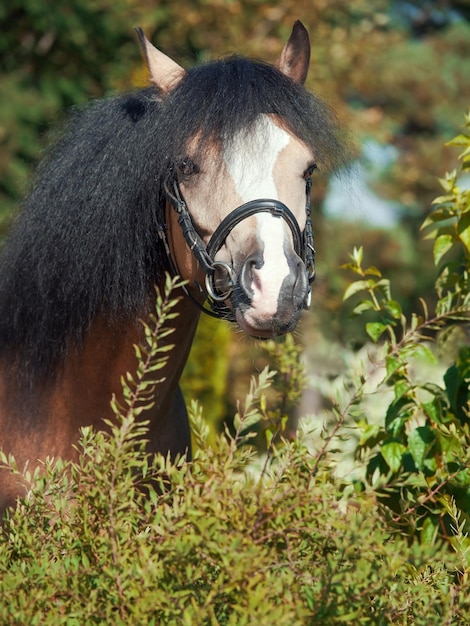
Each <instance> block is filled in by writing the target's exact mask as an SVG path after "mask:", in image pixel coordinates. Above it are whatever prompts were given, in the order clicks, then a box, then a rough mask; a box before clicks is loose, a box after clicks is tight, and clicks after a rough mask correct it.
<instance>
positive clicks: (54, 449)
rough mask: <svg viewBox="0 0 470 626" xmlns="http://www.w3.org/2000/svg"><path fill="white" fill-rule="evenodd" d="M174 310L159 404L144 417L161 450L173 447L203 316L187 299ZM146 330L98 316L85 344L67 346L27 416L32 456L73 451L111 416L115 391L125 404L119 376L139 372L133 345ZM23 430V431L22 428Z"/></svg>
mask: <svg viewBox="0 0 470 626" xmlns="http://www.w3.org/2000/svg"><path fill="white" fill-rule="evenodd" d="M174 311H175V312H177V313H178V316H177V317H176V318H175V319H174V320H171V322H170V323H169V324H171V326H172V327H173V328H174V332H173V333H172V334H171V335H169V337H168V339H167V341H168V343H171V344H174V345H175V347H174V348H173V349H172V350H171V351H170V352H169V353H168V357H169V358H168V363H167V365H166V366H165V367H164V368H163V369H162V370H161V371H159V372H158V373H159V376H161V377H162V378H164V380H163V381H162V382H161V383H159V385H158V386H157V389H156V394H155V406H154V407H153V409H152V410H150V411H148V412H146V413H145V415H142V416H141V418H142V419H146V420H149V422H150V429H151V433H152V437H154V438H155V439H156V440H158V443H157V444H156V445H155V446H154V447H155V450H157V449H158V450H159V449H160V448H161V449H162V451H163V452H166V451H168V449H170V448H172V447H173V446H174V441H173V440H174V438H175V437H176V434H175V429H177V428H178V425H176V426H175V424H174V420H175V415H174V412H175V411H176V412H177V413H178V411H180V409H181V403H180V404H178V403H177V404H176V405H175V402H174V398H175V396H176V395H177V392H178V381H179V379H180V376H181V373H182V371H183V368H184V365H185V363H186V360H187V357H188V354H189V350H190V348H191V343H192V341H193V338H194V333H195V331H196V327H197V322H198V318H199V314H198V311H197V309H196V308H195V305H194V304H193V303H192V302H190V301H188V299H186V298H184V299H183V300H181V301H180V302H179V303H178V304H177V305H176V307H175V309H174ZM143 335H144V331H143V327H142V324H141V323H140V322H139V321H137V320H135V321H134V320H132V321H129V322H127V323H125V324H124V323H122V324H114V325H112V324H110V323H109V322H108V321H107V320H105V319H97V320H95V322H94V323H93V324H92V326H91V328H90V329H89V331H88V332H87V334H86V337H85V340H84V343H83V345H82V346H80V347H79V348H72V349H71V350H70V351H69V355H68V358H67V360H66V363H65V366H64V368H63V371H62V373H61V374H60V375H59V376H58V378H57V379H56V381H55V382H54V383H53V386H52V388H50V389H49V390H48V391H47V392H46V393H44V394H41V396H40V397H38V403H37V404H36V410H35V415H34V416H33V419H30V420H28V421H29V424H30V427H31V430H30V431H29V433H30V435H27V436H28V437H29V436H31V437H32V438H33V439H34V441H35V443H34V451H33V453H32V456H33V457H34V458H44V457H45V456H46V455H49V456H55V457H57V456H62V457H65V458H68V457H70V456H74V454H75V453H73V452H72V449H71V448H72V444H73V443H75V442H76V441H77V438H78V435H79V429H80V428H81V427H83V426H93V427H94V428H96V429H103V427H104V423H103V419H104V418H106V419H111V420H112V419H113V412H112V410H111V407H110V402H111V399H112V397H113V396H115V397H116V399H117V400H118V402H120V403H121V404H123V401H122V385H121V377H122V376H124V375H125V374H126V372H131V373H132V374H134V373H135V371H136V368H137V358H136V355H135V349H134V346H135V344H138V343H139V341H141V340H142V338H143ZM1 412H2V411H1V410H0V413H1ZM18 417H21V416H18ZM18 417H17V419H18ZM2 419H9V418H8V416H7V415H5V416H3V417H2V415H0V425H1V423H2ZM176 419H179V415H176ZM17 423H21V422H17ZM23 423H24V422H23ZM17 434H18V433H16V434H15V433H14V432H12V433H11V437H12V443H11V446H9V445H8V442H6V444H7V448H8V447H11V448H12V449H14V448H17V447H18V445H17V443H15V442H16V441H17V437H16V435H17ZM21 434H22V436H23V432H22V433H21ZM31 445H33V444H31ZM167 446H169V447H167Z"/></svg>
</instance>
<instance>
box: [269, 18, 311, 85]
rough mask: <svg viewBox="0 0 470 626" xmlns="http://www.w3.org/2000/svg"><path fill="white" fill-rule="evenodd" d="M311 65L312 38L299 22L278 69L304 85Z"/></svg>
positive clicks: (279, 60) (285, 47)
mask: <svg viewBox="0 0 470 626" xmlns="http://www.w3.org/2000/svg"><path fill="white" fill-rule="evenodd" d="M309 64H310V37H309V36H308V32H307V29H306V28H305V26H304V25H303V24H302V22H300V21H299V20H297V22H295V24H294V28H293V29H292V33H291V36H290V37H289V40H288V41H287V43H286V45H285V46H284V48H283V50H282V52H281V56H280V57H279V59H278V60H277V63H276V67H277V68H278V69H279V70H281V72H282V73H283V74H286V76H289V78H292V80H295V81H296V82H297V83H300V84H302V85H303V84H304V83H305V79H306V78H307V73H308V66H309Z"/></svg>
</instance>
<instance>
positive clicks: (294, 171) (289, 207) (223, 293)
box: [138, 22, 316, 338]
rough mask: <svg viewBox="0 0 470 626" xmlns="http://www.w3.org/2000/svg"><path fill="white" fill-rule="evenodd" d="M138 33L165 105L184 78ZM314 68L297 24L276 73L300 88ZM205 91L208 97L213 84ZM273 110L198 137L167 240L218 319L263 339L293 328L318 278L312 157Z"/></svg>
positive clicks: (171, 193)
mask: <svg viewBox="0 0 470 626" xmlns="http://www.w3.org/2000/svg"><path fill="white" fill-rule="evenodd" d="M138 33H139V36H140V39H141V44H142V47H143V50H144V53H145V56H146V59H147V63H148V66H149V69H150V73H151V79H152V81H153V82H154V83H155V84H156V85H157V87H158V90H159V94H160V95H159V97H160V98H161V99H162V101H165V100H168V98H171V96H172V95H173V94H176V93H177V91H178V89H179V86H180V84H181V83H183V82H184V80H185V76H186V72H185V70H184V69H183V68H182V67H180V66H179V65H178V64H177V63H175V62H174V61H173V60H171V59H170V58H169V57H167V56H166V55H165V54H163V53H162V52H160V51H159V50H157V49H156V48H155V47H154V46H153V45H152V44H151V43H150V42H149V41H148V40H147V39H146V38H145V37H144V36H143V34H142V31H140V30H138ZM309 60H310V41H309V37H308V34H307V31H306V30H305V28H304V27H303V25H302V24H301V23H300V22H296V24H295V25H294V28H293V31H292V34H291V36H290V38H289V40H288V41H287V43H286V44H285V46H284V49H283V50H282V53H281V55H280V57H279V59H278V61H277V63H276V70H275V71H276V72H277V73H281V74H282V75H283V76H284V77H286V78H287V81H289V82H290V83H296V84H297V85H299V86H300V85H303V83H304V81H305V78H306V75H307V71H308V65H309ZM271 69H272V68H271ZM272 71H274V70H272ZM252 82H255V81H252ZM199 88H200V89H201V90H204V89H205V88H207V93H206V94H205V97H206V99H210V98H211V97H212V94H211V93H210V87H209V86H208V85H207V86H206V85H204V84H201V85H200V86H199ZM245 88H250V89H253V85H251V86H250V85H248V87H246V86H245V85H243V84H240V85H234V86H233V89H234V90H235V89H236V90H237V91H238V95H239V91H240V90H243V89H245ZM224 98H230V94H228V95H227V94H226V93H225V94H224ZM220 99H221V100H222V99H223V98H220ZM220 106H221V107H223V103H222V102H221V104H220ZM270 108H271V109H273V107H272V106H271V107H267V109H266V110H265V111H263V112H261V113H258V114H257V115H256V116H254V117H253V119H252V120H251V122H250V123H249V124H248V125H247V126H245V127H241V128H237V129H236V131H235V132H233V133H232V134H230V135H228V133H227V132H226V130H224V131H223V132H222V133H219V135H218V136H215V135H214V136H212V137H211V138H210V140H209V141H205V142H201V134H200V132H199V133H198V132H197V131H196V132H195V133H194V134H193V135H192V136H191V137H190V138H189V139H188V141H187V142H186V144H185V145H184V147H183V150H182V152H181V154H180V156H179V158H177V159H176V162H175V163H172V176H171V177H169V179H168V181H167V183H166V187H165V193H166V195H167V198H168V200H169V202H168V208H167V215H166V223H167V228H166V235H165V236H166V237H167V240H168V241H167V247H168V250H169V254H170V256H171V258H172V260H173V264H174V266H175V268H176V270H177V271H178V273H179V274H181V275H182V277H183V278H185V279H188V280H189V282H190V285H194V284H197V285H203V286H204V289H203V291H202V290H201V291H200V293H199V294H197V293H196V298H201V294H202V295H203V297H208V299H209V301H210V303H211V305H212V308H213V311H215V314H216V315H218V316H220V317H226V318H228V319H231V320H234V321H236V322H238V324H239V326H240V327H241V328H242V330H244V331H245V332H246V333H247V334H249V335H251V336H255V337H260V338H266V337H272V336H274V335H280V334H283V333H286V332H289V331H291V330H293V328H294V327H295V326H296V324H297V322H298V320H299V317H300V314H301V312H302V309H303V308H306V307H307V306H308V304H309V300H310V288H311V282H312V281H313V277H314V265H313V253H314V250H313V236H312V231H311V223H310V205H309V196H310V184H311V175H312V173H313V171H314V169H315V168H316V157H315V154H314V152H313V150H312V148H311V146H309V145H308V144H307V143H305V142H304V141H303V140H302V139H300V138H299V137H298V136H296V134H295V133H294V132H293V130H292V129H291V128H290V126H289V124H286V123H285V121H284V119H283V117H282V116H281V115H279V113H278V112H276V111H275V110H270ZM201 145H202V146H203V148H201ZM189 288H190V289H191V287H189Z"/></svg>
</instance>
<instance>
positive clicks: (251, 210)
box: [159, 178, 315, 321]
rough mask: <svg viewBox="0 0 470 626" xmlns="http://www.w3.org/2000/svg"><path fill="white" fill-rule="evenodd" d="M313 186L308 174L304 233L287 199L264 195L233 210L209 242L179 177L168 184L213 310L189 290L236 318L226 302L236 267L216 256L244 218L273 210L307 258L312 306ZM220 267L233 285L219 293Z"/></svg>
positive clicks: (163, 229)
mask: <svg viewBox="0 0 470 626" xmlns="http://www.w3.org/2000/svg"><path fill="white" fill-rule="evenodd" d="M311 186H312V180H311V178H308V179H307V183H306V205H305V212H306V224H305V230H304V232H303V233H302V232H301V231H300V228H299V224H298V222H297V220H296V218H295V216H294V214H293V213H292V211H291V210H290V209H289V208H288V207H287V206H286V205H285V204H284V203H282V202H280V201H279V200H274V199H266V198H261V199H257V200H251V201H250V202H246V203H245V204H242V205H241V206H239V207H237V208H236V209H234V210H233V211H232V212H231V213H229V215H227V217H225V218H224V219H223V220H222V222H221V223H220V224H219V226H218V227H217V228H216V230H215V231H214V233H213V234H212V237H211V238H210V240H209V242H208V244H207V246H206V245H205V244H204V241H203V240H202V238H201V237H200V235H199V234H198V232H197V231H196V229H195V228H194V225H193V222H192V219H191V215H190V213H189V211H188V207H187V204H186V201H185V200H184V198H183V195H182V193H181V190H180V188H179V184H178V181H177V180H176V179H175V180H173V182H172V189H171V190H170V188H169V187H168V185H165V193H166V195H167V198H168V200H169V202H170V204H171V205H172V207H173V209H174V210H175V212H176V213H177V215H178V224H179V225H180V228H181V231H182V234H183V236H184V239H185V241H186V243H187V244H188V246H189V248H190V250H191V252H192V253H193V254H194V256H195V257H196V259H197V260H198V262H199V264H200V266H201V268H202V270H203V271H204V273H205V275H206V285H205V286H206V291H205V292H204V290H203V289H202V287H201V286H200V285H199V284H198V283H196V284H197V287H198V289H199V291H200V293H201V294H204V295H206V297H207V299H208V301H209V304H210V306H211V310H209V309H206V308H205V307H204V306H203V305H202V304H201V303H200V302H199V301H198V300H197V299H196V298H194V297H193V296H192V294H191V293H190V292H189V291H188V290H187V289H186V288H184V290H185V292H186V294H187V295H188V296H189V297H190V298H191V299H192V300H193V302H195V304H196V305H197V306H198V307H199V308H200V309H201V310H202V311H203V312H204V313H207V314H208V315H211V316H213V317H219V318H224V319H230V320H232V321H234V315H233V311H232V310H231V309H230V308H229V307H228V306H226V305H225V304H224V301H225V300H226V299H227V298H228V297H229V296H230V293H231V291H232V289H233V287H234V286H235V284H234V276H233V269H232V268H231V267H230V266H229V265H228V264H227V263H223V262H221V261H216V260H215V259H214V257H215V255H216V254H217V252H218V251H219V250H220V248H221V247H222V246H223V244H224V243H225V241H226V239H227V237H228V235H229V234H230V233H231V231H232V230H233V229H234V228H235V226H236V225H237V224H239V223H240V222H241V221H243V220H245V219H247V218H248V217H251V216H253V215H256V214H257V213H270V214H271V215H272V216H273V217H280V218H282V219H284V221H285V222H286V223H287V225H288V226H289V229H290V231H291V233H292V239H293V244H294V250H295V252H296V254H298V256H300V257H301V258H302V259H303V261H304V263H305V267H306V272H307V280H308V283H309V288H308V292H307V296H306V298H305V302H304V308H308V307H309V306H310V299H311V284H312V282H313V281H314V279H315V249H314V247H313V227H312V221H311V206H310V191H311ZM166 230H167V229H166V226H165V225H160V226H159V235H160V238H161V239H162V241H163V244H164V247H165V250H166V253H167V256H168V261H169V264H170V268H171V271H172V272H173V273H178V271H177V268H176V267H175V263H174V261H173V258H172V255H171V251H170V248H169V245H168V240H167V235H166ZM218 268H219V269H223V270H224V271H225V272H226V274H227V279H228V281H229V288H228V290H227V291H226V292H224V293H223V294H220V293H217V290H216V287H215V272H216V270H217V269H218Z"/></svg>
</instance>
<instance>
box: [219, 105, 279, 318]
mask: <svg viewBox="0 0 470 626" xmlns="http://www.w3.org/2000/svg"><path fill="white" fill-rule="evenodd" d="M290 140H291V136H290V135H289V133H287V132H286V131H285V130H283V129H282V128H280V127H279V126H276V124H274V122H273V121H272V120H271V119H270V118H269V117H268V116H267V115H262V116H261V117H260V118H259V120H258V122H257V125H256V128H255V132H254V134H253V135H249V136H248V135H247V136H244V135H240V137H239V138H236V139H235V140H234V142H233V144H232V148H231V150H230V151H228V152H227V153H226V154H225V155H224V158H225V162H226V165H227V169H228V171H229V173H230V175H231V177H232V179H233V182H234V184H235V188H236V190H237V193H238V195H239V196H240V198H241V200H242V202H249V201H250V200H255V199H258V198H270V199H274V200H279V191H278V189H277V187H276V183H275V180H274V165H275V163H276V161H277V159H278V157H279V154H280V153H281V151H282V150H283V149H284V148H286V147H287V145H288V144H289V141H290ZM256 220H257V238H258V241H259V242H260V245H261V246H262V247H263V260H264V264H263V267H262V268H261V269H259V270H256V280H254V281H253V285H252V288H253V300H252V307H253V309H258V310H260V309H262V315H263V316H266V317H268V316H271V315H274V314H275V313H276V311H277V301H278V296H279V292H280V290H281V286H282V282H283V280H284V278H285V277H286V276H287V275H288V274H289V266H288V263H287V259H286V256H285V254H284V237H285V232H286V231H285V224H284V220H283V219H281V218H279V217H273V216H272V215H270V214H268V213H260V214H259V215H257V216H256ZM259 312H260V313H261V310H260V311H259Z"/></svg>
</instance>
